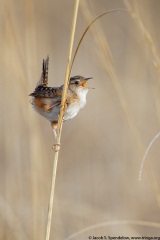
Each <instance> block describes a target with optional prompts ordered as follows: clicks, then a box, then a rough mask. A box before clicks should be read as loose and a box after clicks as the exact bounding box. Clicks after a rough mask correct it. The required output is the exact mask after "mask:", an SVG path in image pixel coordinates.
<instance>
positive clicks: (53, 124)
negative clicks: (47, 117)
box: [51, 122, 58, 139]
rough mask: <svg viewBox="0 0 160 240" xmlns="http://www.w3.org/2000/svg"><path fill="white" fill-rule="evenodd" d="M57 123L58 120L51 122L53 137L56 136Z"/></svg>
mask: <svg viewBox="0 0 160 240" xmlns="http://www.w3.org/2000/svg"><path fill="white" fill-rule="evenodd" d="M57 124H58V122H51V127H52V129H53V132H54V136H55V139H56V138H57Z"/></svg>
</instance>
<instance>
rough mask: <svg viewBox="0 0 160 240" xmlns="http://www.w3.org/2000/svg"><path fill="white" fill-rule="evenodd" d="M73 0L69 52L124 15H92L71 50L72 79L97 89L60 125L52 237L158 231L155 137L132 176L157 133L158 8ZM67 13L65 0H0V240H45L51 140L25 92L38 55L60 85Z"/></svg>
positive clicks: (151, 0)
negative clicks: (73, 30)
mask: <svg viewBox="0 0 160 240" xmlns="http://www.w3.org/2000/svg"><path fill="white" fill-rule="evenodd" d="M80 2H81V4H80V9H79V16H78V22H77V28H76V36H75V45H74V48H76V44H77V43H78V40H79V39H80V37H81V35H82V33H83V31H84V30H85V28H86V27H87V25H88V24H89V22H90V21H91V20H93V18H95V17H96V16H98V15H99V14H101V13H103V12H105V11H107V10H110V9H119V8H124V9H129V10H131V14H127V13H122V12H119V13H113V14H110V15H107V16H105V17H103V18H102V19H100V20H99V21H98V22H97V23H95V24H94V26H92V28H91V30H90V32H89V33H87V35H86V37H85V38H84V41H83V42H82V45H81V48H80V49H79V52H78V55H77V58H76V61H75V64H74V67H73V73H72V74H73V75H78V74H81V75H84V76H89V77H90V76H92V77H93V78H94V79H93V80H92V81H90V85H91V86H92V87H95V88H96V89H95V90H92V91H90V93H89V94H88V99H87V100H88V101H87V106H86V107H85V109H83V110H82V111H81V112H80V114H79V115H78V116H77V117H76V118H75V119H73V120H71V121H68V122H66V123H64V126H63V134H62V146H61V152H60V159H59V164H58V172H57V179H56V189H55V199H54V209H53V221H52V229H51V239H57V240H61V239H62V240H63V239H67V238H68V239H71V238H69V236H71V235H72V234H74V233H76V232H78V231H81V232H80V233H79V235H78V234H77V235H75V236H73V238H72V239H76V240H81V239H88V236H93V235H94V236H101V235H102V236H104V235H106V236H108V235H110V236H119V235H123V236H144V235H145V236H158V234H159V225H158V224H157V225H154V224H151V222H157V223H158V222H159V221H160V217H159V216H160V214H159V207H160V200H159V199H160V198H159V193H160V189H159V188H160V187H159V182H160V177H159V167H160V163H159V155H160V153H159V145H160V140H159V139H157V141H156V142H155V143H154V144H153V146H152V147H151V149H150V151H149V153H148V156H147V159H146V164H145V168H144V170H143V173H142V180H141V182H139V181H138V175H139V170H140V164H141V161H142V159H143V156H144V153H145V150H146V148H147V146H148V144H149V143H150V141H151V140H152V139H153V137H154V136H155V135H156V134H157V133H158V132H159V131H160V97H159V96H160V94H159V92H160V84H159V81H160V73H159V69H160V68H159V67H160V66H159V55H160V47H159V42H160V28H159V21H160V14H159V9H160V2H159V0H141V1H138V0H132V1H131V0H130V1H122V0H108V1H106V0H101V1H98V0H94V1H93V0H88V1H84V0H82V1H80ZM73 8H74V1H73V0H72V1H71V0H70V1H58V0H54V1H53V0H52V1H42V0H39V1H37V0H34V1H31V0H28V1H20V0H17V1H16V2H15V1H13V0H5V1H4V0H3V1H2V0H1V8H0V17H1V21H0V26H1V28H0V31H1V34H0V43H1V44H0V52H1V58H0V69H1V70H0V76H1V88H0V97H1V108H0V113H1V117H0V133H1V134H0V136H1V138H0V150H1V151H0V156H1V157H0V161H1V164H0V166H1V167H0V240H37V239H38V240H42V239H44V238H45V230H46V229H45V228H46V220H47V211H48V201H49V191H50V183H51V169H52V164H53V155H54V153H53V151H52V145H53V143H54V136H53V133H52V130H51V127H50V124H49V122H47V121H46V120H45V119H43V118H42V117H40V116H39V115H38V114H36V113H35V112H34V111H33V109H32V107H31V105H30V104H29V99H30V98H29V97H28V95H29V94H30V93H31V92H32V91H33V89H34V87H35V85H36V82H37V80H38V79H39V77H40V74H41V64H42V59H43V58H44V57H46V55H47V54H49V56H50V65H49V82H50V85H51V86H59V85H61V84H62V83H63V81H64V76H65V68H66V61H67V53H68V45H69V36H70V30H71V22H72V14H73ZM153 44H154V45H153ZM124 219H126V220H135V222H134V224H133V222H123V224H122V222H120V221H121V220H124ZM115 220H118V221H119V223H116V224H114V223H115V222H110V221H115ZM142 220H143V221H144V222H143V224H142V222H140V221H142ZM136 221H137V222H136ZM145 222H146V225H145ZM148 222H149V223H148ZM104 223H106V224H104ZM109 223H110V224H109ZM107 224H108V225H107ZM92 225H93V226H94V227H91V228H88V229H86V228H87V227H89V226H92ZM85 229H86V231H85Z"/></svg>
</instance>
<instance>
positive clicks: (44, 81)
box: [37, 56, 49, 87]
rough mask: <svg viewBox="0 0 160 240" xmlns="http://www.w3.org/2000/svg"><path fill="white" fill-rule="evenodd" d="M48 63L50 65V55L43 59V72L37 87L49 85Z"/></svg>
mask: <svg viewBox="0 0 160 240" xmlns="http://www.w3.org/2000/svg"><path fill="white" fill-rule="evenodd" d="M48 65H49V56H47V58H46V59H43V64H42V74H41V78H40V80H39V81H38V83H37V87H38V86H43V87H47V85H48Z"/></svg>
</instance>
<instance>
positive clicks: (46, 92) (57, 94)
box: [29, 86, 63, 99]
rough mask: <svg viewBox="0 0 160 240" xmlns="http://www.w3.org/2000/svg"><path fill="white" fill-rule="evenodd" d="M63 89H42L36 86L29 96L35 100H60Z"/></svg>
mask: <svg viewBox="0 0 160 240" xmlns="http://www.w3.org/2000/svg"><path fill="white" fill-rule="evenodd" d="M62 91H63V87H62V86H61V87H57V88H52V87H43V86H38V87H36V89H35V90H34V92H33V93H31V94H30V95H29V96H33V97H35V98H55V99H56V98H61V96H62Z"/></svg>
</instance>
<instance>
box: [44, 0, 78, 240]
mask: <svg viewBox="0 0 160 240" xmlns="http://www.w3.org/2000/svg"><path fill="white" fill-rule="evenodd" d="M78 6H79V0H76V2H75V9H74V16H73V23H72V30H71V38H70V46H69V52H68V61H67V68H66V75H65V81H64V87H63V94H62V100H61V108H60V114H59V117H58V135H57V139H56V140H57V141H56V146H57V147H58V146H59V145H60V141H61V133H62V125H63V116H64V111H65V102H66V93H67V88H68V82H69V77H70V66H71V56H72V48H73V42H74V35H75V29H76V21H77V15H78ZM59 150H60V149H59V148H57V151H56V152H55V156H54V163H53V171H52V183H51V191H50V200H49V209H48V219H47V228H46V238H45V239H46V240H49V239H50V230H51V222H52V210H53V200H54V190H55V181H56V172H57V164H58V156H59Z"/></svg>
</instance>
